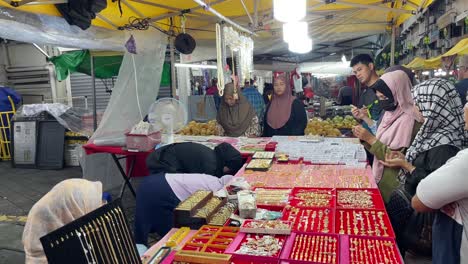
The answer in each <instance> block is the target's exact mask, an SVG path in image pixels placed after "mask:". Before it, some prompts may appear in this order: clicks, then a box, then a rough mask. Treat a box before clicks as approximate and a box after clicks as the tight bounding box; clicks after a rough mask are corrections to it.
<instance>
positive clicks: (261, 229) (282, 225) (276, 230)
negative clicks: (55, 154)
mask: <svg viewBox="0 0 468 264" xmlns="http://www.w3.org/2000/svg"><path fill="white" fill-rule="evenodd" d="M240 231H241V232H244V233H256V234H273V235H274V234H278V235H289V234H290V233H291V222H286V221H281V220H269V221H262V220H259V221H255V220H245V222H244V224H243V225H242V226H241V228H240Z"/></svg>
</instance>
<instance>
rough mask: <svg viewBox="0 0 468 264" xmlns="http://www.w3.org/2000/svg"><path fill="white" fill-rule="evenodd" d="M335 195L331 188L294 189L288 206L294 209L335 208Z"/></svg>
mask: <svg viewBox="0 0 468 264" xmlns="http://www.w3.org/2000/svg"><path fill="white" fill-rule="evenodd" d="M335 198H336V193H335V190H334V189H332V188H300V187H297V188H294V189H293V190H292V192H291V195H290V201H289V204H290V205H291V206H294V207H309V208H310V207H328V208H333V207H335Z"/></svg>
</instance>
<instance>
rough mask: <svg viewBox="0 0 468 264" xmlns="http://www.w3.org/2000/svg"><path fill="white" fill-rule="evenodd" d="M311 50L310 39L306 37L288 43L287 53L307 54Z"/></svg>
mask: <svg viewBox="0 0 468 264" xmlns="http://www.w3.org/2000/svg"><path fill="white" fill-rule="evenodd" d="M311 50H312V39H311V38H309V37H307V36H305V37H304V36H302V37H299V38H294V39H292V40H291V41H290V42H289V51H291V52H293V53H300V54H304V53H309V52H310V51H311Z"/></svg>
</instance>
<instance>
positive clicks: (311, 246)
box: [281, 232, 341, 264]
mask: <svg viewBox="0 0 468 264" xmlns="http://www.w3.org/2000/svg"><path fill="white" fill-rule="evenodd" d="M340 250H341V248H340V238H339V236H338V235H334V234H333V235H327V234H316V233H303V232H299V233H292V234H291V236H290V237H289V238H288V240H287V242H286V245H285V247H284V249H283V253H282V254H281V260H282V261H283V262H282V263H285V262H286V263H330V264H336V263H339V259H340Z"/></svg>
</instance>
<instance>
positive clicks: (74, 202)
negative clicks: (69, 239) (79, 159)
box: [23, 179, 102, 264]
mask: <svg viewBox="0 0 468 264" xmlns="http://www.w3.org/2000/svg"><path fill="white" fill-rule="evenodd" d="M101 205H102V184H101V183H100V182H91V181H87V180H84V179H70V180H65V181H62V182H60V183H59V184H57V185H55V187H54V188H52V190H51V191H49V192H48V193H47V194H46V195H45V196H44V197H42V198H41V199H40V200H39V201H38V202H37V203H36V204H35V205H34V206H33V207H32V209H31V211H29V215H28V220H27V222H26V226H25V227H24V231H23V245H24V251H25V253H26V263H27V264H41V263H47V258H46V256H45V253H44V250H43V248H42V244H41V242H40V240H39V239H40V238H41V237H43V236H45V235H47V234H48V233H50V232H52V231H54V230H56V229H58V228H60V227H62V226H64V225H66V224H68V223H70V222H72V221H73V220H75V219H77V218H80V217H81V216H83V215H85V214H87V213H90V212H91V211H94V210H95V209H97V208H99V207H100V206H101Z"/></svg>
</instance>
